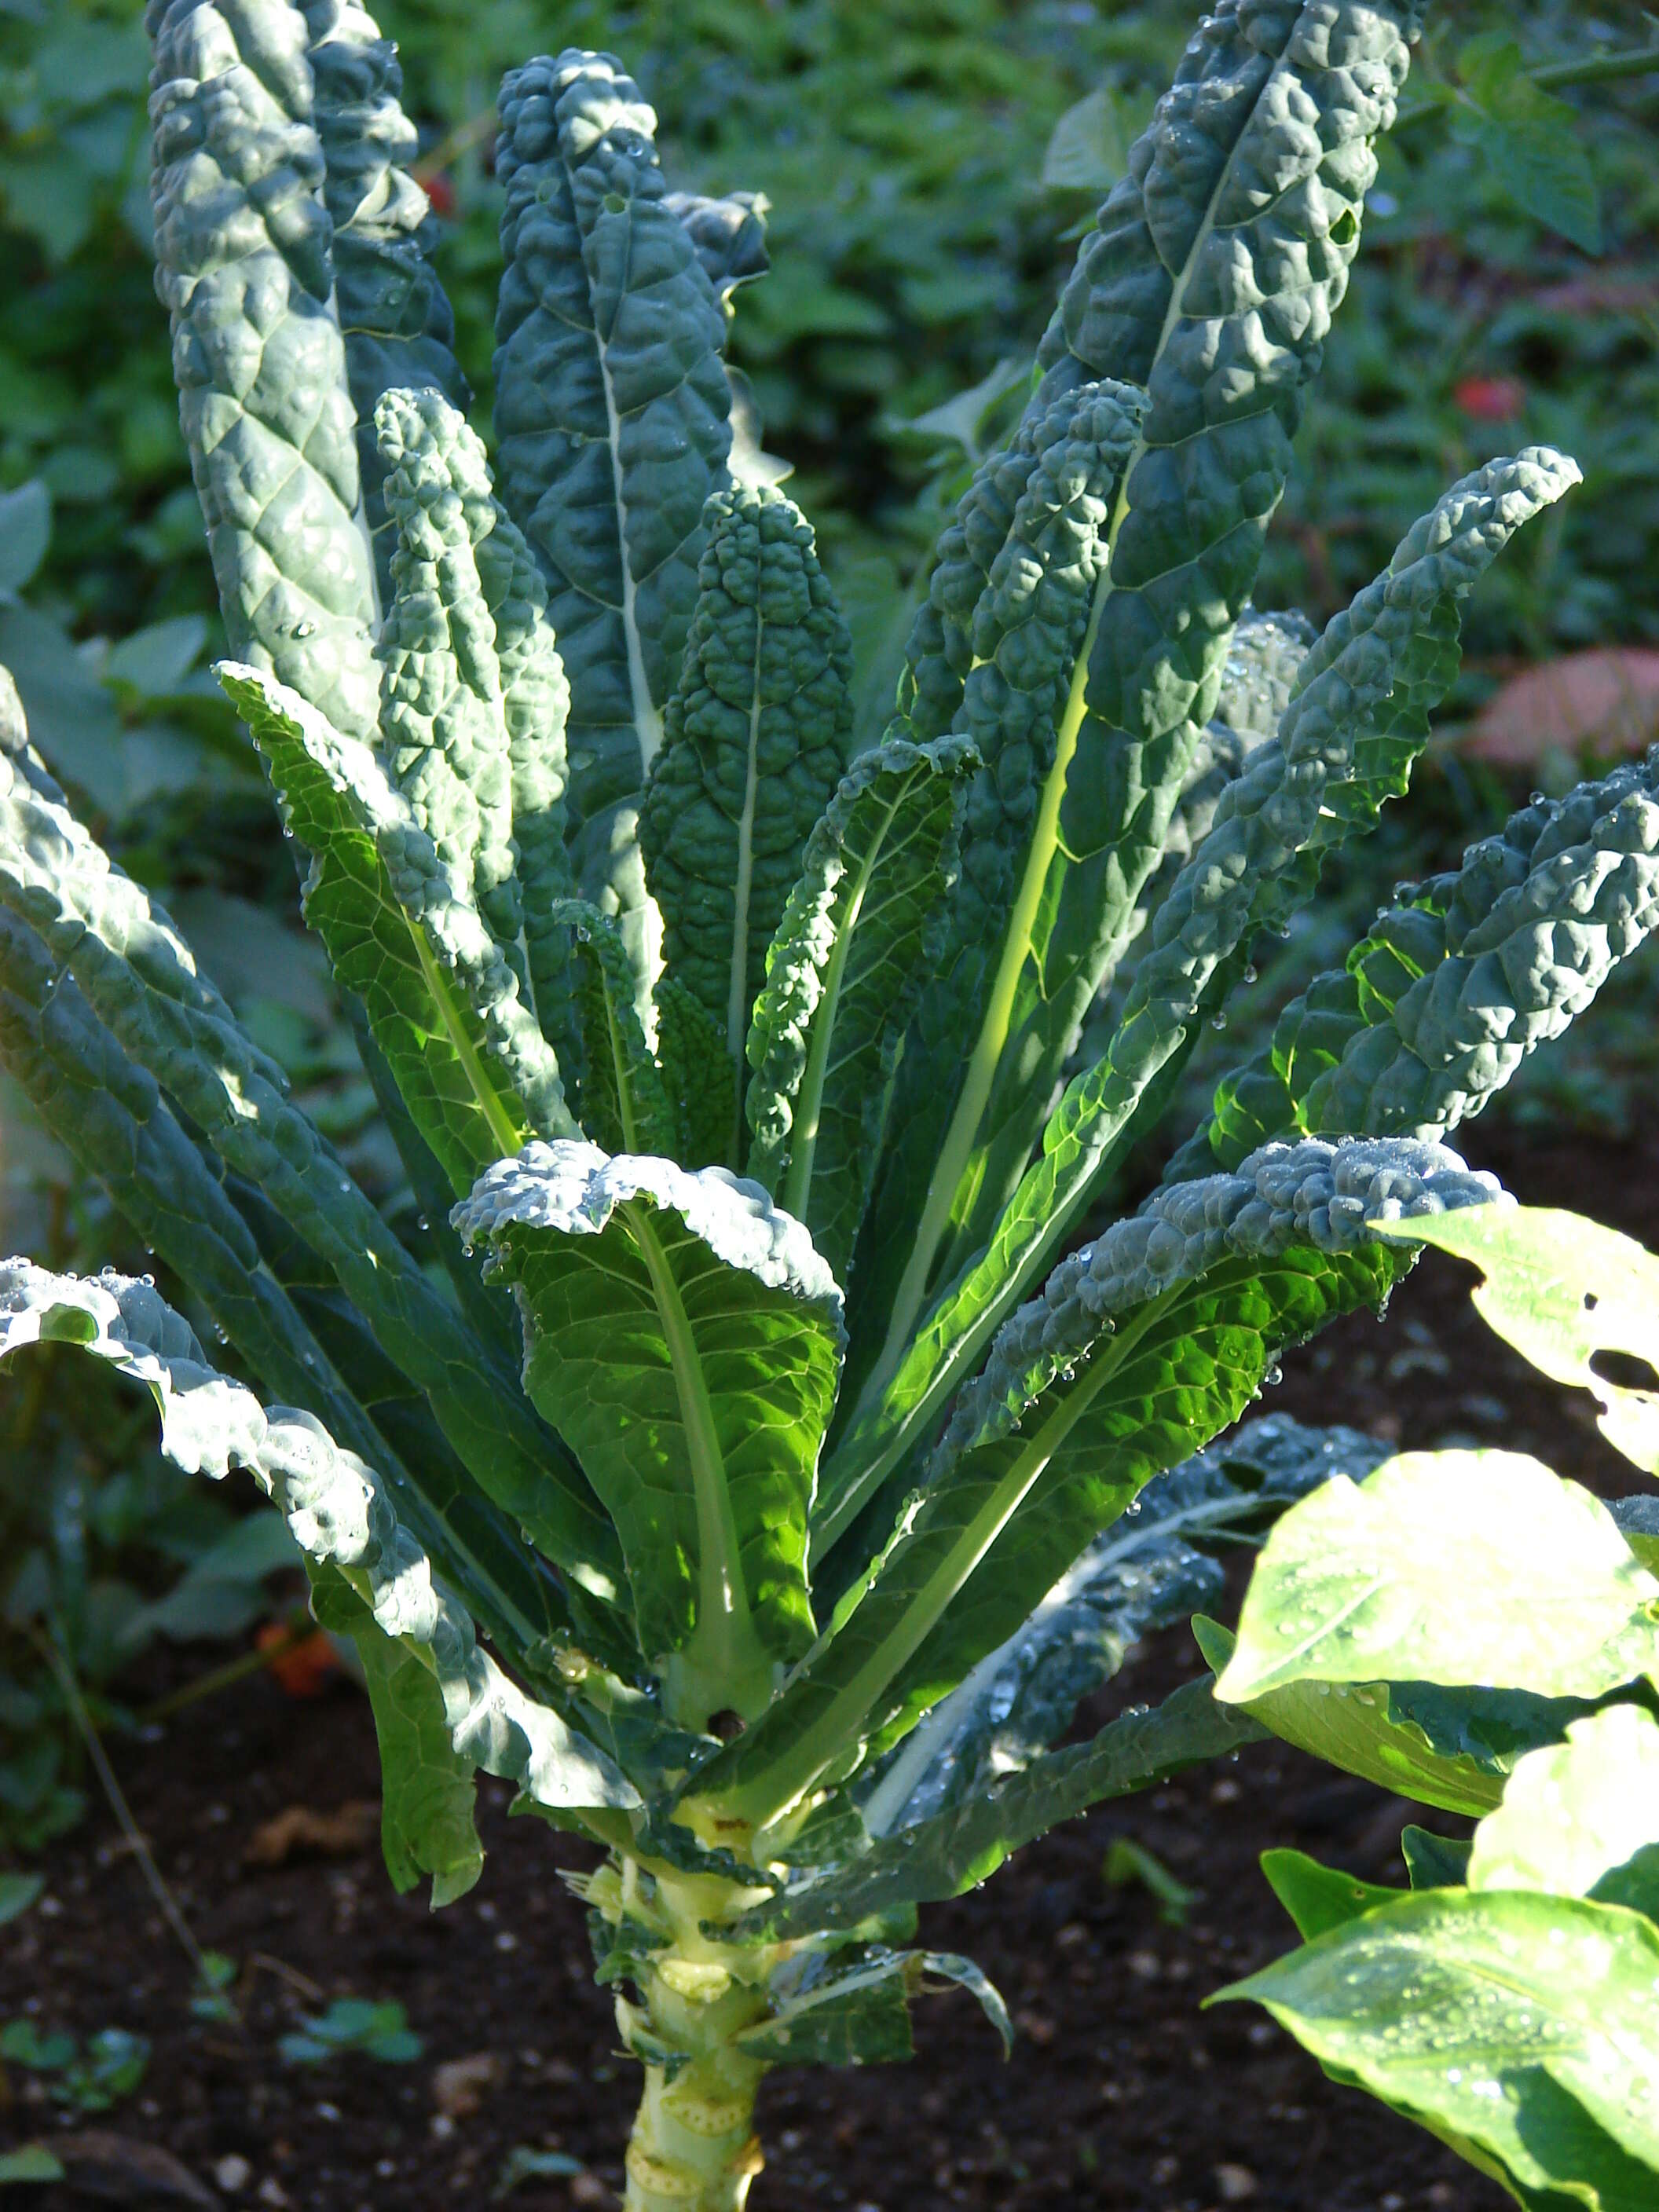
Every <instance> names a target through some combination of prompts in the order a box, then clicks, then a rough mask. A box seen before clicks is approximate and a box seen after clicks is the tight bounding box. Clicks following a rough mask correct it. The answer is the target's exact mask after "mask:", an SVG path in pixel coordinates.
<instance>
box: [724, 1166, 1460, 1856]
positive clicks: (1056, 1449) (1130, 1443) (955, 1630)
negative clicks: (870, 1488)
mask: <svg viewBox="0 0 1659 2212" xmlns="http://www.w3.org/2000/svg"><path fill="white" fill-rule="evenodd" d="M1491 1190H1492V1185H1491V1182H1490V1179H1482V1178H1480V1177H1477V1176H1471V1175H1470V1174H1469V1173H1468V1170H1466V1169H1465V1168H1464V1167H1463V1164H1462V1162H1461V1161H1460V1160H1459V1159H1457V1158H1456V1156H1455V1154H1453V1153H1448V1152H1443V1151H1441V1150H1440V1149H1439V1148H1438V1147H1390V1148H1382V1147H1376V1148H1368V1147H1364V1146H1352V1147H1349V1148H1346V1150H1345V1151H1342V1152H1333V1150H1332V1149H1331V1148H1329V1147H1328V1146H1303V1147H1297V1148H1287V1149H1284V1150H1281V1151H1277V1152H1276V1151H1274V1150H1273V1149H1271V1148H1270V1149H1269V1150H1268V1151H1267V1152H1264V1153H1262V1154H1261V1155H1259V1156H1258V1157H1257V1158H1255V1159H1254V1160H1252V1161H1249V1162H1247V1163H1246V1164H1245V1168H1244V1170H1243V1171H1242V1172H1241V1174H1240V1176H1238V1177H1237V1178H1228V1177H1225V1176H1213V1177H1212V1178H1210V1179H1209V1180H1208V1181H1207V1182H1197V1183H1189V1184H1182V1185H1176V1186H1175V1187H1174V1188H1172V1189H1170V1190H1167V1191H1162V1192H1159V1193H1158V1194H1157V1195H1156V1196H1155V1197H1154V1198H1153V1199H1152V1200H1150V1201H1149V1203H1148V1206H1147V1209H1146V1211H1145V1212H1143V1213H1142V1214H1140V1215H1139V1216H1138V1217H1136V1218H1133V1219H1131V1220H1128V1221H1125V1222H1120V1223H1118V1224H1117V1225H1116V1226H1115V1228H1113V1229H1112V1230H1110V1231H1108V1233H1107V1234H1106V1235H1105V1236H1104V1237H1102V1238H1101V1240H1100V1241H1099V1243H1097V1244H1096V1245H1095V1246H1093V1247H1092V1248H1089V1249H1085V1251H1084V1252H1083V1253H1081V1254H1079V1255H1077V1256H1076V1257H1075V1258H1073V1259H1072V1260H1068V1261H1064V1262H1063V1263H1062V1264H1061V1266H1060V1267H1058V1268H1057V1269H1056V1270H1055V1271H1054V1274H1053V1275H1052V1276H1051V1277H1050V1279H1049V1281H1048V1285H1047V1286H1046V1288H1045V1290H1044V1292H1043V1295H1042V1297H1041V1298H1038V1299H1035V1300H1033V1301H1032V1302H1031V1304H1030V1305H1028V1306H1025V1307H1024V1308H1022V1309H1021V1310H1020V1312H1019V1313H1018V1314H1017V1315H1016V1316H1014V1317H1013V1319H1012V1321H1011V1322H1009V1323H1008V1324H1007V1325H1006V1328H1004V1330H1003V1331H1002V1333H1001V1334H1000V1336H999V1338H998V1340H997V1343H996V1346H995V1347H994V1351H993V1353H992V1357H991V1358H990V1360H989V1362H988V1363H987V1367H986V1370H985V1372H984V1374H983V1375H982V1376H981V1377H980V1379H979V1380H978V1381H977V1382H976V1383H974V1384H973V1385H972V1386H971V1387H970V1389H968V1390H967V1391H965V1392H964V1393H963V1396H962V1398H961V1400H960V1401H958V1404H957V1410H956V1412H955V1413H954V1415H953V1416H952V1419H951V1425H950V1426H949V1428H948V1429H947V1430H946V1431H945V1437H944V1439H943V1441H942V1443H940V1444H939V1448H938V1449H937V1450H936V1451H935V1452H934V1454H933V1458H932V1459H931V1460H930V1462H929V1463H928V1466H927V1472H926V1477H925V1482H924V1487H923V1489H922V1492H921V1495H920V1498H919V1499H918V1500H916V1501H915V1503H914V1504H912V1505H911V1506H910V1507H908V1508H907V1509H906V1510H904V1512H903V1513H902V1516H900V1522H899V1528H898V1533H897V1534H896V1535H895V1537H894V1539H893V1541H891V1543H890V1546H889V1547H888V1549H887V1550H886V1552H885V1553H884V1555H883V1556H882V1557H881V1558H880V1559H878V1561H876V1562H875V1563H873V1565H872V1570H871V1572H870V1575H869V1577H868V1578H867V1581H866V1584H865V1585H864V1587H863V1588H862V1589H860V1588H858V1587H857V1586H855V1587H854V1589H853V1590H851V1591H849V1593H848V1595H847V1596H845V1597H844V1598H842V1601H841V1602H840V1605H839V1607H838V1608H837V1613H836V1620H835V1621H834V1622H833V1623H832V1625H831V1629H830V1632H829V1634H828V1635H827V1636H825V1637H823V1638H821V1639H820V1641H819V1643H818V1644H817V1646H816V1647H815V1649H814V1650H813V1651H812V1652H811V1654H810V1655H809V1656H808V1657H807V1659H806V1660H805V1662H803V1664H802V1665H801V1666H800V1667H799V1668H798V1669H797V1670H796V1672H795V1674H794V1675H793V1678H792V1680H791V1681H790V1684H789V1686H788V1687H787V1690H786V1691H785V1692H784V1694H783V1696H782V1697H781V1699H778V1700H777V1701H776V1702H775V1704H774V1705H773V1706H772V1707H771V1709H770V1710H769V1711H768V1712H767V1713H766V1714H765V1715H763V1717H762V1718H761V1719H760V1720H759V1721H758V1722H757V1724H756V1725H755V1726H754V1727H753V1728H751V1729H750V1730H749V1731H748V1732H747V1734H746V1735H744V1736H743V1737H741V1738H739V1739H738V1741H735V1742H733V1743H732V1744H730V1745H728V1746H727V1747H726V1750H725V1752H724V1753H721V1754H720V1758H719V1759H716V1760H714V1762H712V1763H711V1765H710V1766H709V1767H708V1768H707V1769H705V1770H704V1771H703V1772H702V1774H701V1775H700V1777H699V1783H698V1787H699V1792H700V1794H706V1795H707V1796H709V1797H710V1798H711V1799H714V1800H715V1801H717V1802H719V1803H720V1805H721V1807H722V1808H723V1809H724V1811H725V1812H726V1813H728V1814H738V1815H739V1816H740V1817H743V1818H747V1819H754V1820H763V1819H765V1818H769V1817H770V1816H771V1815H772V1814H775V1813H776V1812H777V1811H779V1810H780V1809H781V1808H782V1807H783V1806H785V1805H787V1804H789V1803H790V1802H793V1800H794V1799H795V1798H796V1797H797V1796H798V1795H799V1793H800V1791H801V1790H804V1789H805V1788H806V1787H807V1786H808V1785H810V1784H811V1781H812V1780H813V1778H814V1777H815V1776H816V1775H817V1773H818V1772H820V1771H822V1770H823V1768H824V1766H826V1765H829V1763H830V1762H832V1761H840V1760H842V1759H846V1758H848V1757H849V1756H850V1755H852V1754H853V1753H854V1752H856V1751H858V1750H860V1748H862V1747H871V1748H873V1749H876V1750H879V1749H881V1748H883V1747H884V1746H885V1745H886V1744H887V1743H889V1742H891V1741H895V1740H896V1738H897V1737H898V1736H899V1735H902V1734H904V1733H905V1732H906V1730H907V1729H908V1728H909V1727H910V1726H911V1725H913V1724H914V1722H915V1718H916V1717H917V1716H918V1714H919V1713H920V1712H921V1711H922V1710H924V1709H925V1708H927V1707H928V1706H931V1705H934V1704H936V1703H937V1702H938V1700H939V1698H941V1697H942V1696H944V1695H945V1693H946V1692H948V1691H949V1690H951V1688H953V1687H954V1686H955V1685H956V1684H957V1682H958V1681H960V1680H962V1679H963V1675H964V1674H967V1672H968V1671H969V1668H971V1667H973V1666H974V1665H975V1664H976V1662H978V1661H979V1660H980V1659H981V1658H982V1657H983V1656H985V1654H986V1653H987V1651H990V1650H994V1648H995V1647H996V1645H997V1644H1000V1643H1001V1641H1002V1640H1003V1638H1005V1637H1006V1636H1008V1635H1010V1634H1012V1632H1013V1631H1014V1630H1015V1629H1016V1628H1017V1627H1018V1626H1019V1624H1020V1623H1021V1622H1022V1621H1023V1620H1024V1619H1025V1617H1026V1616H1027V1614H1028V1613H1030V1609H1031V1607H1032V1606H1033V1605H1034V1604H1035V1603H1036V1600H1037V1598H1038V1597H1039V1596H1040V1595H1042V1592H1044V1591H1045V1590H1047V1589H1050V1588H1051V1587H1052V1586H1053V1584H1054V1581H1055V1580H1056V1579H1057V1577H1059V1576H1060V1574H1061V1573H1063V1572H1064V1571H1065V1570H1066V1567H1068V1566H1069V1565H1071V1563H1072V1562H1073V1559H1075V1558H1076V1557H1077V1555H1078V1553H1079V1552H1080V1551H1081V1550H1082V1549H1083V1548H1084V1547H1085V1545H1086V1544H1087V1543H1088V1542H1089V1541H1090V1539H1091V1537H1092V1536H1094V1535H1095V1534H1097V1533H1098V1532H1099V1531H1100V1530H1101V1529H1102V1528H1104V1527H1106V1526H1107V1525H1108V1524H1109V1522H1113V1521H1115V1519H1116V1518H1117V1516H1119V1515H1120V1514H1121V1512H1122V1511H1123V1510H1124V1509H1125V1507H1126V1506H1127V1505H1128V1504H1130V1503H1131V1501H1132V1500H1133V1498H1134V1496H1135V1493H1136V1492H1138V1491H1139V1489H1140V1488H1141V1487H1142V1486H1144V1485H1145V1484H1146V1482H1147V1481H1148V1480H1150V1479H1151V1478H1152V1476H1153V1475H1154V1474H1159V1473H1161V1472H1162V1470H1163V1469H1164V1468H1166V1467H1169V1466H1171V1465H1173V1464H1174V1463H1175V1462H1176V1460H1178V1459H1179V1458H1181V1457H1182V1455H1183V1453H1184V1452H1185V1451H1186V1450H1187V1449H1190V1447H1191V1444H1192V1443H1193V1441H1194V1438H1201V1439H1207V1438H1208V1437H1212V1436H1214V1435H1216V1434H1218V1432H1219V1431H1221V1430H1222V1429H1224V1428H1225V1427H1226V1425H1228V1423H1229V1422H1231V1421H1232V1420H1234V1419H1237V1416H1238V1414H1239V1413H1241V1412H1242V1411H1243V1407H1244V1406H1245V1404H1246V1403H1248V1401H1249V1398H1250V1396H1251V1395H1252V1394H1253V1392H1254V1391H1255V1388H1256V1386H1257V1384H1258V1383H1259V1381H1260V1379H1261V1376H1262V1375H1263V1374H1264V1373H1265V1371H1266V1370H1267V1366H1268V1365H1269V1364H1270V1363H1271V1361H1272V1359H1273V1357H1274V1356H1275V1354H1276V1353H1277V1352H1278V1351H1279V1348H1280V1347H1281V1346H1284V1345H1285V1344H1287V1343H1292V1342H1297V1341H1299V1340H1301V1339H1302V1338H1304V1337H1306V1336H1309V1335H1311V1334H1313V1333H1314V1332H1315V1331H1316V1329H1318V1328H1321V1327H1322V1326H1323V1324H1324V1323H1325V1322H1327V1321H1328V1320H1329V1319H1331V1318H1333V1317H1334V1316H1335V1315H1336V1314H1338V1313H1340V1312H1344V1311H1346V1310H1351V1309H1352V1307H1354V1306H1356V1305H1358V1304H1363V1303H1365V1302H1367V1301H1374V1300H1376V1298H1378V1297H1381V1295H1382V1294H1383V1290H1384V1288H1385V1287H1386V1285H1388V1284H1389V1282H1390V1281H1392V1279H1393V1275H1394V1263H1393V1262H1392V1261H1391V1260H1390V1259H1389V1256H1388V1255H1387V1254H1386V1252H1385V1251H1384V1250H1383V1248H1382V1247H1381V1246H1379V1245H1377V1244H1376V1243H1375V1242H1374V1241H1372V1238H1371V1232H1370V1231H1369V1230H1367V1228H1366V1227H1365V1225H1364V1223H1365V1220H1366V1218H1367V1216H1366V1213H1365V1211H1364V1209H1365V1207H1366V1206H1367V1205H1368V1203H1369V1200H1370V1194H1373V1193H1375V1194H1377V1197H1378V1199H1379V1200H1380V1201H1381V1202H1382V1203H1384V1204H1386V1206H1387V1209H1388V1211H1389V1213H1390V1214H1391V1215H1392V1216H1393V1217H1394V1218H1395V1222H1396V1224H1398V1223H1400V1222H1401V1219H1402V1218H1403V1217H1405V1216H1407V1215H1409V1214H1410V1213H1411V1212H1414V1211H1416V1210H1418V1209H1419V1208H1421V1209H1424V1210H1437V1209H1438V1208H1439V1207H1440V1206H1443V1205H1458V1204H1468V1203H1472V1202H1480V1200H1483V1199H1485V1198H1486V1197H1487V1196H1488V1195H1489V1194H1490V1193H1491ZM1407 1233H1408V1232H1407ZM981 1570H983V1571H981Z"/></svg>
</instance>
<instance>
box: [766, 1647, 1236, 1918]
mask: <svg viewBox="0 0 1659 2212" xmlns="http://www.w3.org/2000/svg"><path fill="white" fill-rule="evenodd" d="M1210 1692H1211V1681H1210V1679H1209V1677H1208V1676H1206V1677H1205V1679H1204V1680H1202V1681H1199V1682H1188V1683H1184V1684H1183V1685H1182V1687H1181V1688H1180V1689H1178V1690H1176V1691H1174V1692H1172V1693H1171V1694H1170V1696H1169V1697H1168V1698H1166V1699H1164V1703H1163V1704H1162V1705H1157V1706H1154V1707H1153V1709H1152V1711H1150V1712H1146V1711H1136V1712H1128V1713H1125V1714H1123V1715H1122V1716H1121V1717H1120V1718H1119V1719H1117V1720H1115V1721H1109V1722H1108V1723H1107V1724H1106V1726H1105V1727H1104V1728H1103V1729H1101V1730H1100V1732H1099V1734H1098V1735H1096V1736H1095V1737H1094V1738H1093V1739H1092V1740H1091V1741H1089V1742H1088V1743H1080V1744H1073V1745H1072V1746H1071V1747H1069V1748H1068V1749H1066V1750H1065V1751H1054V1752H1048V1753H1045V1754H1044V1755H1043V1756H1042V1758H1041V1759H1033V1760H1032V1762H1031V1764H1030V1765H1029V1766H1027V1767H1025V1768H1024V1770H1023V1771H1021V1772H1020V1773H1018V1774H1012V1775H1009V1776H1007V1777H1006V1778H1005V1779H1003V1780H1002V1781H1000V1782H996V1783H994V1784H992V1785H991V1786H990V1788H989V1789H987V1790H978V1791H974V1792H972V1793H970V1794H969V1796H965V1797H964V1798H963V1799H962V1801H961V1802H959V1803H957V1804H955V1805H952V1806H950V1807H948V1808H946V1809H945V1811H944V1812H942V1813H939V1814H936V1815H935V1816H934V1817H933V1819H931V1820H925V1821H921V1822H920V1823H919V1824H918V1825H917V1826H915V1827H912V1828H905V1829H902V1830H901V1831H899V1832H898V1833H896V1834H895V1835H891V1836H887V1837H884V1838H881V1839H880V1840H879V1841H878V1842H877V1843H875V1844H873V1845H872V1848H871V1849H870V1850H868V1851H866V1853H865V1854H864V1856H863V1857H860V1858H856V1859H854V1860H853V1861H851V1862H850V1863H843V1864H842V1865H841V1866H839V1867H836V1868H833V1869H830V1870H829V1871H828V1872H826V1873H824V1874H823V1875H819V1876H818V1877H817V1879H816V1880H812V1879H809V1880H807V1881H802V1882H800V1883H799V1884H798V1885H796V1886H794V1887H790V1888H788V1889H786V1890H785V1891H784V1892H782V1893H781V1895H780V1896H779V1897H778V1898H776V1899H774V1900H773V1901H772V1902H771V1903H769V1904H766V1905H757V1906H755V1907H754V1908H753V1910H752V1911H750V1912H749V1913H747V1914H746V1915H745V1916H744V1918H743V1919H742V1920H740V1921H738V1923H735V1924H736V1930H737V1932H738V1934H740V1935H746V1936H754V1937H756V1938H763V1939H765V1940H767V1941H772V1940H775V1939H778V1938H782V1937H787V1936H806V1935H811V1934H813V1933H814V1932H816V1931H817V1930H820V1929H831V1930H835V1929H854V1928H857V1927H859V1926H860V1924H861V1923H863V1922H865V1921H866V1920H867V1919H869V1918H870V1917H872V1915H873V1914H878V1913H880V1914H885V1913H890V1912H895V1911H899V1910H900V1909H902V1907H904V1906H906V1905H925V1904H928V1903H932V1902H933V1901H935V1900H937V1899H943V1898H947V1897H959V1896H960V1895H961V1894H962V1893H963V1891H964V1890H968V1889H972V1888H975V1887H977V1885H978V1884H979V1883H981V1882H982V1881H986V1880H987V1877H988V1876H989V1875H993V1874H994V1873H995V1871H996V1869H998V1868H999V1867H1000V1865H1001V1864H1002V1862H1003V1861H1004V1859H1006V1857H1008V1856H1009V1854H1010V1852H1012V1851H1016V1850H1018V1849H1019V1848H1020V1846H1021V1845H1022V1844H1027V1843H1030V1841H1031V1840H1032V1839H1033V1838H1035V1837H1037V1836H1040V1835H1042V1833H1043V1832H1045V1831H1046V1830H1047V1829H1049V1828H1052V1827H1054V1826H1056V1825H1057V1823H1058V1822H1060V1821H1061V1820H1075V1819H1076V1818H1077V1816H1078V1814H1080V1813H1085V1812H1087V1810H1088V1809H1089V1808H1090V1806H1091V1805H1095V1804H1098V1803H1099V1802H1101V1801H1102V1800H1103V1799H1104V1798H1108V1797H1121V1796H1128V1795H1129V1794H1130V1793H1131V1792H1132V1791H1133V1790H1146V1789H1150V1788H1151V1787H1152V1785H1153V1784H1155V1783H1158V1782H1164V1781H1167V1780H1168V1779H1169V1778H1170V1775H1172V1774H1178V1773H1179V1772H1180V1771H1182V1768H1183V1767H1188V1766H1195V1765H1200V1764H1202V1763H1204V1762H1206V1761H1208V1760H1210V1759H1223V1758H1225V1757H1226V1756H1227V1754H1228V1753H1230V1752H1234V1751H1237V1749H1238V1748H1239V1747H1240V1746H1241V1745H1243V1744H1247V1743H1255V1742H1257V1741H1260V1739H1261V1735H1262V1733H1263V1731H1262V1730H1261V1729H1260V1728H1258V1727H1257V1725H1256V1723H1255V1722H1254V1721H1252V1720H1251V1719H1250V1718H1249V1716H1248V1715H1246V1714H1243V1713H1239V1712H1236V1711H1230V1710H1229V1709H1228V1708H1227V1707H1225V1706H1224V1705H1217V1704H1216V1702H1215V1700H1214V1699H1213V1698H1212V1696H1211V1694H1210Z"/></svg>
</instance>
